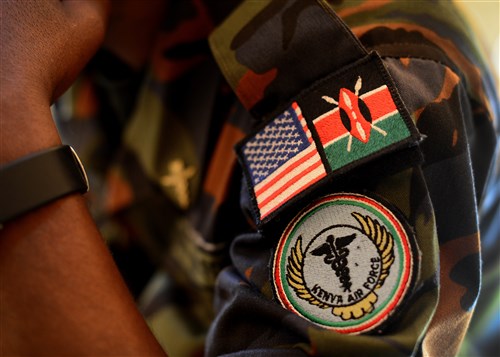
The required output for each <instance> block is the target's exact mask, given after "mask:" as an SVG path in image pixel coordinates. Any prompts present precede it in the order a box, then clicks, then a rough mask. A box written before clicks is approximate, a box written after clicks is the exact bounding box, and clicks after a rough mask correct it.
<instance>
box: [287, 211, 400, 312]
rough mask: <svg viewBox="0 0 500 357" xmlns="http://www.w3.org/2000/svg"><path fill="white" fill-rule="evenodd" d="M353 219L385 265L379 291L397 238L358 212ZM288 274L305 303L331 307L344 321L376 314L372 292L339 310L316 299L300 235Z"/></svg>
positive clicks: (388, 269) (379, 282)
mask: <svg viewBox="0 0 500 357" xmlns="http://www.w3.org/2000/svg"><path fill="white" fill-rule="evenodd" d="M352 216H353V217H354V218H355V219H356V220H357V221H358V223H359V224H360V225H361V230H362V232H363V233H364V234H366V236H368V238H369V239H370V240H371V241H372V242H373V243H374V244H375V246H376V247H377V251H378V253H379V256H380V259H381V262H382V269H381V272H380V277H379V280H378V283H377V285H376V286H375V289H374V290H377V289H379V288H380V287H382V285H384V281H385V279H386V278H387V276H388V275H389V271H390V268H391V266H392V264H393V263H394V259H395V258H394V249H393V247H394V238H393V237H392V234H391V233H389V232H387V229H386V228H385V227H384V226H382V225H381V224H380V223H379V222H378V221H377V220H373V219H372V218H371V217H369V216H363V215H361V214H359V213H357V212H353V213H352ZM286 272H287V274H286V280H287V282H288V284H290V286H291V287H292V288H293V290H294V291H295V293H296V294H297V296H298V297H299V298H301V299H303V300H306V301H307V302H308V303H309V304H311V305H315V306H317V307H319V308H320V309H327V308H332V314H333V315H335V316H340V317H341V318H342V320H350V319H359V318H361V317H363V316H364V315H366V314H368V313H370V312H372V311H373V309H374V305H375V303H376V302H377V300H378V296H377V294H375V293H374V292H373V291H372V292H370V293H369V294H368V295H367V296H365V297H364V298H363V299H362V300H360V301H358V302H357V303H355V304H352V305H349V306H343V307H336V306H332V305H330V304H327V303H324V302H322V301H320V300H318V299H317V298H316V297H314V295H312V294H311V291H310V290H309V289H308V288H307V286H306V284H305V281H304V255H303V253H302V237H301V236H299V238H298V239H297V242H296V243H295V246H294V247H293V248H292V251H291V254H290V256H289V257H288V264H287V267H286Z"/></svg>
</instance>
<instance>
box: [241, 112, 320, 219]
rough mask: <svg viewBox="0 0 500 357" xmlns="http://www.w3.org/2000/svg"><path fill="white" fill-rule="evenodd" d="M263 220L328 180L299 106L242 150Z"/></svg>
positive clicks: (273, 121)
mask: <svg viewBox="0 0 500 357" xmlns="http://www.w3.org/2000/svg"><path fill="white" fill-rule="evenodd" d="M240 155H241V156H242V159H243V162H244V165H245V166H246V168H247V172H248V176H249V179H250V181H251V183H252V186H253V191H254V194H255V199H256V201H257V206H258V209H259V213H260V220H262V219H264V218H265V217H266V216H268V215H269V214H271V213H272V212H274V211H275V210H277V209H278V208H279V207H281V206H282V205H283V204H284V203H286V202H287V201H288V200H290V199H291V198H293V197H295V196H296V195H298V194H299V193H301V192H302V191H304V190H305V189H306V188H308V187H310V186H312V185H313V184H314V183H315V182H317V181H319V180H320V179H321V178H323V177H325V176H326V171H325V167H324V166H323V163H322V161H321V157H320V155H319V153H318V151H317V149H316V144H315V143H314V140H313V139H312V137H311V132H310V131H309V128H308V127H307V123H306V121H305V119H304V118H303V116H302V112H301V110H300V107H299V106H298V105H297V103H293V104H292V105H291V106H290V107H289V108H288V109H287V110H285V111H284V112H283V113H282V114H280V115H278V116H277V117H276V118H274V119H273V120H272V121H270V122H269V123H268V124H267V125H266V126H265V127H264V128H263V129H261V130H260V131H258V132H257V133H256V134H255V135H253V137H251V138H250V140H248V141H247V142H246V143H245V144H244V145H243V146H242V147H241V149H240Z"/></svg>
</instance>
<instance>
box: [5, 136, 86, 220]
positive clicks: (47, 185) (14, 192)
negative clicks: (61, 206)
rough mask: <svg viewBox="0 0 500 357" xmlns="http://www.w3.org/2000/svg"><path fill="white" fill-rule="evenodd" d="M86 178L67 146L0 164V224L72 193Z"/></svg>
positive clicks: (82, 188) (82, 187)
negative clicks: (3, 164)
mask: <svg viewBox="0 0 500 357" xmlns="http://www.w3.org/2000/svg"><path fill="white" fill-rule="evenodd" d="M88 187H89V186H88V179H87V175H86V173H85V170H84V168H83V165H82V163H81V162H80V159H79V158H78V156H77V155H76V153H75V151H74V150H73V148H72V147H71V146H68V145H62V146H59V147H56V148H52V149H48V150H45V151H42V152H38V153H35V154H32V155H28V156H25V157H22V158H21V159H18V160H16V161H14V162H11V163H8V164H6V165H5V166H2V167H0V225H1V224H2V223H5V222H7V221H9V220H11V219H13V218H16V217H18V216H20V215H22V214H24V213H26V212H29V211H31V210H33V209H35V208H37V207H40V206H42V205H44V204H47V203H49V202H51V201H53V200H56V199H57V198H60V197H62V196H65V195H67V194H70V193H73V192H80V193H85V192H87V191H88Z"/></svg>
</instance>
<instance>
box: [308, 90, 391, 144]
mask: <svg viewBox="0 0 500 357" xmlns="http://www.w3.org/2000/svg"><path fill="white" fill-rule="evenodd" d="M360 97H361V98H362V99H363V100H364V102H365V103H366V105H367V106H368V108H369V109H370V113H371V116H372V121H373V122H375V121H377V120H378V119H379V118H381V117H383V116H385V115H387V114H389V113H391V112H393V111H395V110H396V109H397V108H396V104H395V103H394V101H393V100H392V97H391V93H390V92H389V89H388V88H387V86H385V85H384V86H382V87H379V88H377V89H374V90H373V91H370V92H367V93H365V94H363V95H360ZM313 122H314V126H315V127H316V130H317V132H318V135H319V138H320V140H321V143H322V144H323V145H326V144H327V143H329V142H330V141H332V140H335V139H336V138H338V137H339V136H342V135H344V134H346V133H347V130H346V128H345V127H344V125H343V124H342V121H341V120H340V112H339V109H338V107H337V108H335V109H333V110H331V111H330V112H327V113H325V114H323V115H321V116H319V117H318V118H316V119H314V121H313Z"/></svg>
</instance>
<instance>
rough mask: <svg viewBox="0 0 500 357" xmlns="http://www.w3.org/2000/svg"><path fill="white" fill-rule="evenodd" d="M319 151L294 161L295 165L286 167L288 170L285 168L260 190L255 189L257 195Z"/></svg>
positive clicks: (313, 151)
mask: <svg viewBox="0 0 500 357" xmlns="http://www.w3.org/2000/svg"><path fill="white" fill-rule="evenodd" d="M316 154H317V152H316V150H312V151H311V152H310V153H308V154H307V155H304V157H303V158H301V159H300V160H299V161H297V162H296V163H294V165H291V166H289V167H287V168H286V170H283V171H282V172H280V173H279V175H276V177H275V178H273V179H272V180H271V181H269V182H268V183H266V184H265V185H264V186H262V187H259V189H258V190H256V191H255V196H259V195H261V194H262V193H263V192H265V191H267V190H268V189H269V188H270V187H271V186H273V185H274V184H275V183H276V182H278V181H279V180H280V179H282V178H283V177H284V176H286V175H288V173H290V171H292V170H293V169H295V168H296V167H297V166H299V165H300V164H302V163H303V162H304V161H307V160H309V159H310V158H311V157H313V156H314V155H316Z"/></svg>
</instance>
